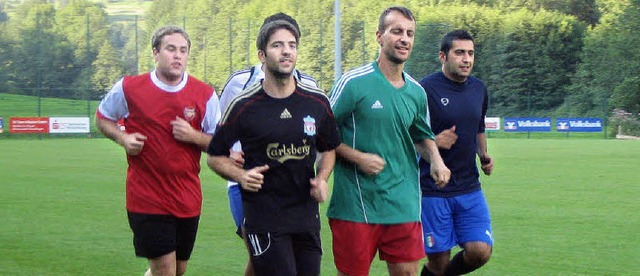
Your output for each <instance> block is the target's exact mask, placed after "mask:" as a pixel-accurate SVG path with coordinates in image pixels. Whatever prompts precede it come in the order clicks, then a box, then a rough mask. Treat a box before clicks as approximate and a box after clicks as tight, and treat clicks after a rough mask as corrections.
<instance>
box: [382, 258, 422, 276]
mask: <svg viewBox="0 0 640 276" xmlns="http://www.w3.org/2000/svg"><path fill="white" fill-rule="evenodd" d="M419 265H420V261H419V260H418V261H415V262H408V263H390V262H387V270H389V276H416V275H418V266H419Z"/></svg>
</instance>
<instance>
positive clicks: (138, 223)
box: [127, 212, 200, 261]
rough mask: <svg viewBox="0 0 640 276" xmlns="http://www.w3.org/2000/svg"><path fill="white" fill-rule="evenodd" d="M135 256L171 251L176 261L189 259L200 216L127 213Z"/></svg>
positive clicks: (157, 255) (147, 256)
mask: <svg viewBox="0 0 640 276" xmlns="http://www.w3.org/2000/svg"><path fill="white" fill-rule="evenodd" d="M127 215H128V217H129V226H130V227H131V230H132V231H133V247H134V248H135V250H136V256H138V257H145V258H148V259H155V258H158V257H161V256H164V255H166V254H168V253H171V252H173V251H175V252H176V259H177V260H179V261H186V260H189V257H191V251H193V245H194V243H195V241H196V234H197V232H198V223H199V222H200V216H196V217H191V218H176V217H174V216H171V215H150V214H140V213H131V212H127Z"/></svg>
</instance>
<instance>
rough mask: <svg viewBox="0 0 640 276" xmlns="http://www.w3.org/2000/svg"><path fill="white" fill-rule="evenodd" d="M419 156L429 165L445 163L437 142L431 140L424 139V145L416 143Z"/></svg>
mask: <svg viewBox="0 0 640 276" xmlns="http://www.w3.org/2000/svg"><path fill="white" fill-rule="evenodd" d="M416 150H417V151H418V154H420V156H421V157H422V158H423V159H424V160H426V161H427V162H429V163H434V162H443V161H442V157H441V156H440V152H439V151H438V146H437V145H436V142H435V141H434V140H431V139H424V140H423V141H422V143H416Z"/></svg>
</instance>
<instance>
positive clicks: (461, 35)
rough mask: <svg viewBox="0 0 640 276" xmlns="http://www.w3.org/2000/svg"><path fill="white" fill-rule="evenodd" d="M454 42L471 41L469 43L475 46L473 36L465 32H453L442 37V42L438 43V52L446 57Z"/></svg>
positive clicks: (461, 30) (460, 30)
mask: <svg viewBox="0 0 640 276" xmlns="http://www.w3.org/2000/svg"><path fill="white" fill-rule="evenodd" d="M454 40H471V42H473V44H475V41H473V36H472V35H471V34H470V33H469V32H468V31H467V30H463V29H458V30H453V31H450V32H448V33H447V34H446V35H444V37H442V40H441V41H440V52H443V53H444V54H445V55H446V54H447V53H448V52H449V50H451V46H453V41H454Z"/></svg>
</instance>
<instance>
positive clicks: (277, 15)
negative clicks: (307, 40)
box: [262, 12, 302, 36]
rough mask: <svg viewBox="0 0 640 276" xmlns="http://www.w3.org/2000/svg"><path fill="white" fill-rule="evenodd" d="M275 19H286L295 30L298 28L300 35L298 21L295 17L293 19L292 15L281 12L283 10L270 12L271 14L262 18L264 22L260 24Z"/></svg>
mask: <svg viewBox="0 0 640 276" xmlns="http://www.w3.org/2000/svg"><path fill="white" fill-rule="evenodd" d="M276 20H284V21H287V22H289V23H291V25H293V26H294V27H296V30H298V33H299V34H300V36H302V32H301V31H300V26H298V22H297V21H296V20H295V19H293V17H291V16H289V15H288V14H286V13H283V12H279V13H275V14H272V15H270V16H268V17H267V18H265V19H264V22H262V26H264V25H266V24H267V23H269V22H273V21H276Z"/></svg>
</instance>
